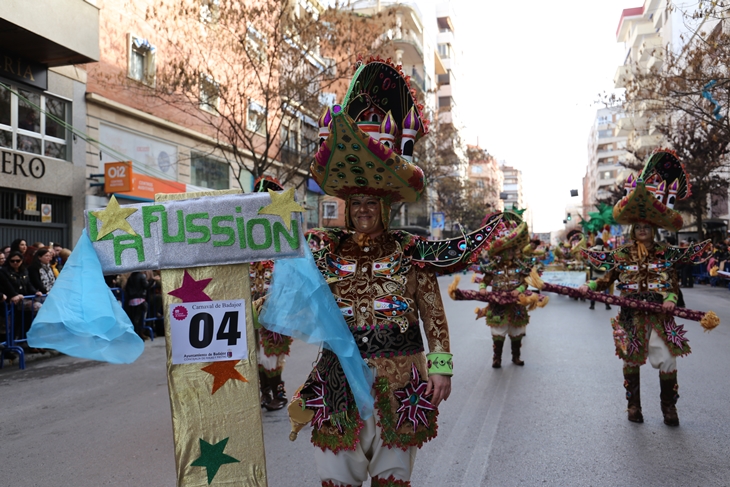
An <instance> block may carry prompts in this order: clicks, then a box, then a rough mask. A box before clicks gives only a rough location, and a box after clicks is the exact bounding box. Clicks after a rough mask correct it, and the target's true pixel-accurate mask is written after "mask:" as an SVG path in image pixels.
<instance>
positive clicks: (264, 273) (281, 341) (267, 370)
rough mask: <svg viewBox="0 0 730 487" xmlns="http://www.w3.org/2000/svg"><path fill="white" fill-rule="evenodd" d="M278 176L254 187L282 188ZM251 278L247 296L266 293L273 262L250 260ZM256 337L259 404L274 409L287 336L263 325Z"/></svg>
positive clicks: (282, 396) (281, 402)
mask: <svg viewBox="0 0 730 487" xmlns="http://www.w3.org/2000/svg"><path fill="white" fill-rule="evenodd" d="M283 189H284V188H282V186H281V183H279V181H278V180H276V179H274V178H272V177H269V176H263V177H260V178H258V179H257V180H256V181H255V182H254V191H256V192H262V191H267V190H271V191H283ZM249 269H250V278H251V299H252V300H256V299H259V298H261V297H262V296H264V295H265V294H266V291H267V290H268V288H269V286H270V284H271V274H272V272H273V269H274V262H273V261H270V260H267V261H262V262H253V263H251V264H250V266H249ZM256 333H257V337H258V345H259V347H258V362H259V387H260V388H261V406H262V407H263V408H265V409H266V410H267V411H276V410H279V409H281V408H283V407H284V406H286V404H287V402H288V400H287V397H286V390H285V389H284V381H283V380H282V379H281V374H282V373H283V372H284V365H285V364H286V356H287V355H289V351H290V349H291V343H292V339H291V337H288V336H285V335H281V334H279V333H276V332H273V331H269V330H267V329H266V328H263V327H258V328H257V329H256Z"/></svg>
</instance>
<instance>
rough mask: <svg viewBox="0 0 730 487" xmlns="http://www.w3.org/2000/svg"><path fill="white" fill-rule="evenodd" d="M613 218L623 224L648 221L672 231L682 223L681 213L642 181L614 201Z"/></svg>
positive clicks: (678, 228)
mask: <svg viewBox="0 0 730 487" xmlns="http://www.w3.org/2000/svg"><path fill="white" fill-rule="evenodd" d="M613 219H614V220H616V222H617V223H621V224H623V225H630V224H634V223H648V224H650V225H654V226H657V227H660V228H663V229H665V230H669V231H672V232H678V231H679V230H680V229H681V228H682V225H683V221H682V215H680V214H679V212H676V211H674V210H673V209H671V208H668V207H667V206H666V205H665V204H664V203H662V202H661V201H659V200H658V199H657V198H656V196H655V195H654V194H653V193H651V192H649V191H648V190H647V189H646V185H645V184H644V183H643V182H639V183H637V184H636V188H635V189H634V190H633V191H631V192H630V193H629V194H628V195H626V196H624V197H623V198H621V200H620V201H619V202H618V203H616V206H614V207H613Z"/></svg>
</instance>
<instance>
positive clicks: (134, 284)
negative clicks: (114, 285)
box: [124, 271, 149, 340]
mask: <svg viewBox="0 0 730 487" xmlns="http://www.w3.org/2000/svg"><path fill="white" fill-rule="evenodd" d="M148 287H149V283H148V282H147V277H146V276H145V273H144V272H139V271H137V272H132V274H131V275H130V276H129V278H128V279H127V282H126V283H125V286H124V296H125V298H126V299H127V315H129V319H130V320H131V321H132V325H134V331H135V332H136V333H137V335H139V336H140V338H142V339H143V340H144V339H146V338H147V335H145V334H144V333H143V331H142V330H143V329H144V328H143V327H144V317H145V314H146V312H147V299H146V296H147V288H148Z"/></svg>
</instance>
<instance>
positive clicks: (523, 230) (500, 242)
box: [488, 210, 530, 256]
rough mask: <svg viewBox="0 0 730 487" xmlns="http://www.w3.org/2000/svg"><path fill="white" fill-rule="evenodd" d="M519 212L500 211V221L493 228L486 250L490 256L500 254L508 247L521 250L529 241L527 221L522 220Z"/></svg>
mask: <svg viewBox="0 0 730 487" xmlns="http://www.w3.org/2000/svg"><path fill="white" fill-rule="evenodd" d="M523 211H524V210H523ZM521 213H522V212H519V213H515V212H511V211H505V212H503V213H502V215H503V218H502V221H500V222H499V224H498V226H497V228H496V229H495V230H494V233H493V235H494V240H493V241H492V245H491V246H490V247H489V250H488V253H489V255H490V256H495V255H497V254H501V253H502V252H504V251H505V250H508V249H514V248H517V249H520V250H521V249H523V248H524V247H525V245H527V243H528V242H529V241H530V233H529V232H528V231H527V222H525V221H523V220H522V216H521Z"/></svg>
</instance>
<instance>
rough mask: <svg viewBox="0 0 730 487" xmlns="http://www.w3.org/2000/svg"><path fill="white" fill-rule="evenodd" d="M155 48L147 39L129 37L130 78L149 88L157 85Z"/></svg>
mask: <svg viewBox="0 0 730 487" xmlns="http://www.w3.org/2000/svg"><path fill="white" fill-rule="evenodd" d="M155 52H156V49H155V46H153V45H152V44H150V42H149V41H148V40H147V39H142V38H141V37H137V36H134V35H132V34H130V35H129V68H128V76H129V77H130V78H132V79H133V80H135V81H139V82H140V83H144V84H146V85H149V86H153V85H154V84H155Z"/></svg>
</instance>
